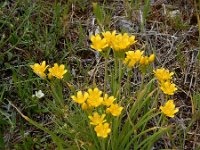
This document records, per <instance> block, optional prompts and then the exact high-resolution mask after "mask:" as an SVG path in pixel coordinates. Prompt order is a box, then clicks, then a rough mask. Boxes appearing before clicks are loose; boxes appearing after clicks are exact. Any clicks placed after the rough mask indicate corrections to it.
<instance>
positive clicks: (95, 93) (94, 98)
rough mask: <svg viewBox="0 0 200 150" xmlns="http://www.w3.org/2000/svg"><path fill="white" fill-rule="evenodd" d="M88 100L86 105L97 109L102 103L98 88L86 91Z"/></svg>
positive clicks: (100, 92)
mask: <svg viewBox="0 0 200 150" xmlns="http://www.w3.org/2000/svg"><path fill="white" fill-rule="evenodd" d="M88 93H89V96H88V100H87V103H88V105H89V106H90V107H98V106H99V105H101V104H102V102H103V97H101V94H102V91H100V90H99V89H98V88H94V90H92V89H88Z"/></svg>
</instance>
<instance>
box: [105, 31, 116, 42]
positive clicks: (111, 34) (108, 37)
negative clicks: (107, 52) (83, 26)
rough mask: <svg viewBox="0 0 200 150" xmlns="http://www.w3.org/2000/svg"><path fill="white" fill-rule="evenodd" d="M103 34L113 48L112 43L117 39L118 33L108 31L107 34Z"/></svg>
mask: <svg viewBox="0 0 200 150" xmlns="http://www.w3.org/2000/svg"><path fill="white" fill-rule="evenodd" d="M102 34H103V37H104V39H106V41H107V43H108V45H109V46H111V45H112V41H113V39H114V38H115V35H116V31H113V32H112V33H111V32H110V31H106V32H103V33H102Z"/></svg>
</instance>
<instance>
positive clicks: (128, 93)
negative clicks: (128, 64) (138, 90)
mask: <svg viewBox="0 0 200 150" xmlns="http://www.w3.org/2000/svg"><path fill="white" fill-rule="evenodd" d="M131 73H132V72H131V69H128V75H127V80H126V89H127V95H128V97H129V96H130V94H131V84H130V83H131V81H130V79H131Z"/></svg>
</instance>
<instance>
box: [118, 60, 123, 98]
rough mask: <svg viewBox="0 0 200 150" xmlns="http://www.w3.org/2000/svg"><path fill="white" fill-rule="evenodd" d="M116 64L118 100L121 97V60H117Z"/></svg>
mask: <svg viewBox="0 0 200 150" xmlns="http://www.w3.org/2000/svg"><path fill="white" fill-rule="evenodd" d="M118 63H119V70H118V71H119V76H118V84H119V87H118V98H119V99H120V97H121V80H122V62H121V60H120V59H119V60H118Z"/></svg>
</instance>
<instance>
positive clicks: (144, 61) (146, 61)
mask: <svg viewBox="0 0 200 150" xmlns="http://www.w3.org/2000/svg"><path fill="white" fill-rule="evenodd" d="M154 60H155V55H154V54H151V55H150V56H149V57H148V56H142V57H141V58H140V64H141V65H149V64H150V63H152V62H154Z"/></svg>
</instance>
